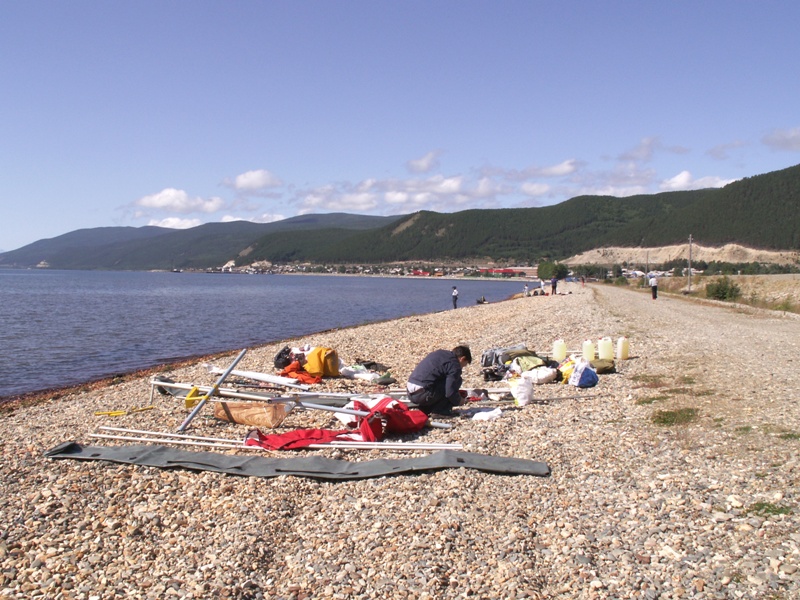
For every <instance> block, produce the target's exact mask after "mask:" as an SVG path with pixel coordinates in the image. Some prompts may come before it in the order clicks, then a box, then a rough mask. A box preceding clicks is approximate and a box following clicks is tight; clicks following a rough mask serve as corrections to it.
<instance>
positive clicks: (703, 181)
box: [658, 171, 736, 192]
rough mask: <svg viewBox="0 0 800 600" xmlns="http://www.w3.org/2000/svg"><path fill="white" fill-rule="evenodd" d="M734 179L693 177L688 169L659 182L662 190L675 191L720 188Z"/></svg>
mask: <svg viewBox="0 0 800 600" xmlns="http://www.w3.org/2000/svg"><path fill="white" fill-rule="evenodd" d="M734 181H736V180H735V179H721V178H719V177H715V176H708V177H701V178H700V179H694V178H693V177H692V174H691V173H690V172H689V171H681V172H680V173H678V174H677V175H675V177H671V178H670V179H665V180H664V181H662V182H661V183H660V184H659V186H658V187H659V189H660V190H661V191H663V192H676V191H683V190H701V189H706V188H720V187H724V186H726V185H728V184H729V183H733V182H734Z"/></svg>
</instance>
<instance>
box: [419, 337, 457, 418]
mask: <svg viewBox="0 0 800 600" xmlns="http://www.w3.org/2000/svg"><path fill="white" fill-rule="evenodd" d="M408 381H409V382H410V383H415V384H417V385H421V386H422V387H424V388H425V389H426V390H428V391H429V392H432V393H434V394H436V396H439V397H441V398H447V399H448V400H449V401H450V403H451V404H453V405H456V406H457V405H458V404H461V396H460V394H459V393H458V391H459V390H460V389H461V383H462V380H461V363H460V362H458V357H457V356H456V355H455V354H453V352H452V351H451V350H434V351H433V352H431V353H430V354H428V356H426V357H425V358H423V359H422V361H421V362H420V363H419V364H418V365H417V366H416V368H415V369H414V370H413V371H412V372H411V375H409V376H408Z"/></svg>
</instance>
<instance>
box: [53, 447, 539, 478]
mask: <svg viewBox="0 0 800 600" xmlns="http://www.w3.org/2000/svg"><path fill="white" fill-rule="evenodd" d="M44 455H45V456H47V457H48V458H72V459H76V460H105V461H109V462H116V463H125V464H132V465H143V466H147V467H159V468H162V469H174V468H182V469H191V470H194V471H215V472H217V473H229V474H231V475H243V476H247V477H278V476H279V475H297V476H300V477H313V478H318V479H334V480H349V479H368V478H370V477H382V476H384V475H398V474H402V473H418V472H421V471H438V470H440V469H457V468H459V467H463V468H465V469H477V470H479V471H485V472H487V473H497V474H500V475H536V476H539V477H546V476H548V475H550V467H548V466H547V465H546V464H545V463H542V462H536V461H533V460H527V459H524V458H507V457H500V456H488V455H485V454H473V453H471V452H460V451H457V450H441V451H439V452H435V453H433V454H429V455H428V456H423V457H419V458H400V459H388V458H380V459H377V460H369V461H364V462H349V461H346V460H336V459H333V458H325V457H322V456H311V457H302V458H268V457H265V456H237V455H229V454H218V453H215V452H191V451H187V450H179V449H175V448H168V447H166V446H82V445H81V444H78V443H77V442H65V443H63V444H60V445H58V446H56V447H55V448H53V449H51V450H48V451H47V452H45V453H44Z"/></svg>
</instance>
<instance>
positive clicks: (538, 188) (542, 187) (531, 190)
mask: <svg viewBox="0 0 800 600" xmlns="http://www.w3.org/2000/svg"><path fill="white" fill-rule="evenodd" d="M519 189H520V191H521V192H522V193H523V194H526V195H528V196H544V195H545V194H546V193H547V192H549V191H550V186H549V185H547V184H546V183H523V184H522V185H521V186H520V188H519Z"/></svg>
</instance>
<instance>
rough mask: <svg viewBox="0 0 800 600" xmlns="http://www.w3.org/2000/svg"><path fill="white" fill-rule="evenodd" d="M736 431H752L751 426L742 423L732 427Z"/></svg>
mask: <svg viewBox="0 0 800 600" xmlns="http://www.w3.org/2000/svg"><path fill="white" fill-rule="evenodd" d="M734 431H735V432H736V433H750V432H751V431H753V428H752V427H750V425H742V426H741V427H737V428H736V429H734Z"/></svg>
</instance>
